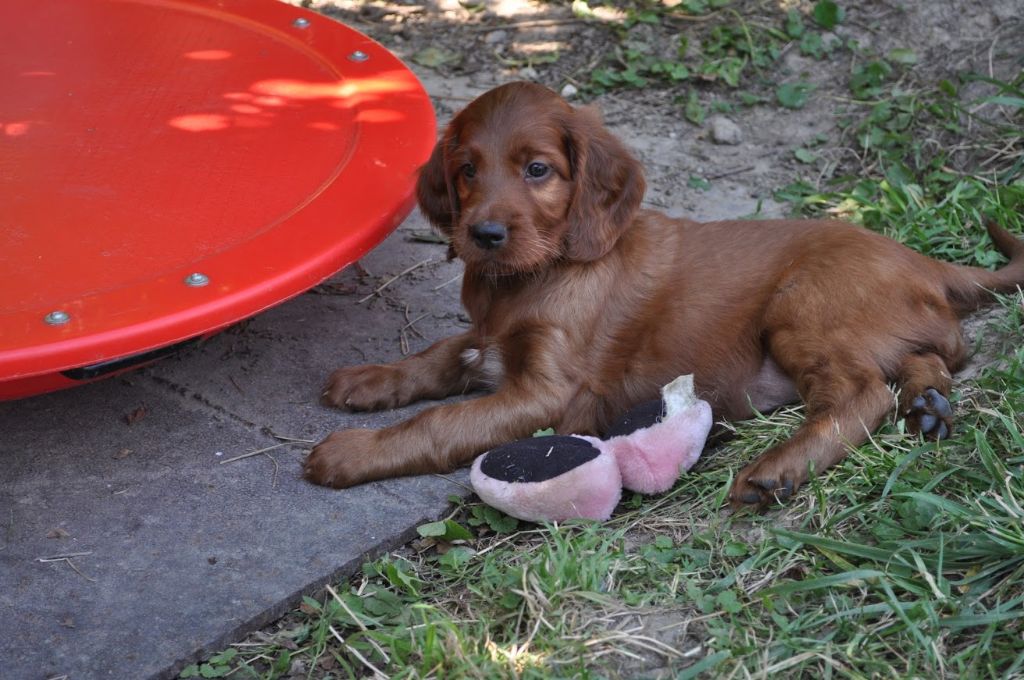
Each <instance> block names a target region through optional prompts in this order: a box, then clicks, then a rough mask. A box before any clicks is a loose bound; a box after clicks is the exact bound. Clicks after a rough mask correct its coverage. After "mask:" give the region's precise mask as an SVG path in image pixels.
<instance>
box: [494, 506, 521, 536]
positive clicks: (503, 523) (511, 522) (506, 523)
mask: <svg viewBox="0 0 1024 680" xmlns="http://www.w3.org/2000/svg"><path fill="white" fill-rule="evenodd" d="M487 509H488V510H489V511H490V512H489V513H487V515H486V517H487V526H489V527H490V528H491V531H493V532H494V533H496V534H510V533H512V532H513V531H515V530H516V529H518V528H519V520H518V519H516V518H515V517H510V516H508V515H506V514H505V513H503V512H500V511H498V510H495V509H494V508H487Z"/></svg>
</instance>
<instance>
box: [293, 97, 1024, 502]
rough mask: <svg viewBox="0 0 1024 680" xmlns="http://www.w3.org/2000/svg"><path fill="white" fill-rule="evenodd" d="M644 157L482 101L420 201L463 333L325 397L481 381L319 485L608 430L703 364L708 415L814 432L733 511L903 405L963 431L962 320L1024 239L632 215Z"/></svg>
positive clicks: (357, 450) (323, 458)
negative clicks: (950, 249)
mask: <svg viewBox="0 0 1024 680" xmlns="http://www.w3.org/2000/svg"><path fill="white" fill-rule="evenodd" d="M644 188H645V185H644V179H643V170H642V168H641V167H640V164H639V163H638V162H637V161H636V159H634V158H633V156H632V155H631V154H630V153H629V152H628V151H627V150H626V148H625V147H624V146H623V145H622V144H621V143H620V142H619V141H618V140H617V139H615V138H614V137H613V136H612V135H611V134H610V133H609V132H608V131H607V130H606V129H605V128H604V127H603V125H602V124H601V121H600V119H599V117H598V115H597V114H595V113H594V112H593V111H591V110H588V109H574V108H573V107H571V106H569V105H568V104H566V103H565V102H564V101H563V100H562V99H561V98H560V97H558V95H556V94H555V93H553V92H551V91H550V90H548V89H546V88H543V87H541V86H538V85H533V84H529V83H513V84H510V85H505V86H502V87H499V88H496V89H494V90H491V91H490V92H487V93H486V94H484V95H482V96H481V97H479V98H478V99H476V100H475V101H473V102H472V103H471V104H470V105H469V106H467V107H466V108H465V109H464V110H463V111H462V112H461V113H459V114H458V115H457V116H456V117H455V119H454V120H453V121H452V122H451V124H450V125H449V126H448V128H447V130H446V131H445V134H444V136H443V138H442V139H441V141H440V142H439V143H438V145H437V147H436V148H435V150H434V152H433V155H432V156H431V158H430V160H429V161H428V162H427V164H426V165H425V166H424V168H423V169H422V172H421V176H420V180H419V186H418V192H419V201H420V207H421V208H422V210H423V212H424V213H425V214H426V215H427V217H428V218H429V219H430V220H431V222H433V224H434V225H435V226H436V227H437V228H438V229H440V230H441V231H442V232H443V233H444V234H445V235H447V236H449V237H450V238H451V244H452V248H453V249H454V252H455V253H456V254H457V255H458V256H459V257H460V258H462V260H463V261H464V262H465V266H466V269H465V277H464V280H463V288H462V300H463V303H464V305H465V307H466V309H467V310H468V312H469V315H470V317H471V318H472V320H473V326H472V329H471V330H469V331H468V332H466V333H463V334H461V335H458V336H455V337H453V338H449V339H447V340H442V341H440V342H438V343H436V344H435V345H433V346H432V347H430V348H429V349H427V350H426V351H424V352H421V353H420V354H417V355H415V356H412V357H409V358H407V359H404V360H402V361H399V362H397V363H395V364H391V365H386V366H382V365H371V366H356V367H351V368H343V369H339V370H337V371H335V372H334V373H333V374H332V375H331V377H330V381H329V383H328V385H327V391H326V392H325V394H324V399H325V401H326V402H327V403H329V404H332V405H334V406H338V407H341V408H347V409H352V410H375V409H389V408H395V407H398V406H402V405H405V404H408V403H410V402H413V401H416V400H419V399H440V398H442V397H446V396H448V395H452V394H460V393H463V392H466V391H468V390H472V389H476V388H480V387H486V388H490V389H491V390H492V393H491V394H490V395H488V396H484V397H482V398H480V399H474V400H469V401H463V402H460V403H457V404H452V405H445V406H439V407H436V408H432V409H429V410H426V411H423V412H421V413H419V414H418V415H416V416H415V417H413V418H411V419H409V420H407V421H405V422H403V423H401V424H399V425H395V426H393V427H389V428H386V429H383V430H364V429H357V430H345V431H341V432H335V433H334V434H332V435H330V436H329V437H328V438H327V439H326V440H324V441H323V442H321V443H320V444H319V445H318V446H317V447H316V448H315V449H314V450H313V452H312V453H311V454H310V456H309V458H308V460H307V462H306V475H307V476H308V477H309V479H311V480H312V481H314V482H316V483H318V484H324V485H328V486H334V487H346V486H351V485H353V484H360V483H362V482H366V481H369V480H372V479H380V478H384V477H394V476H398V475H407V474H422V473H429V472H440V471H444V470H450V469H452V468H455V467H457V466H460V465H465V464H466V463H469V462H470V461H471V460H472V459H473V457H474V456H476V455H477V454H479V453H482V452H483V451H486V450H487V449H489V448H492V447H494V446H496V445H498V444H502V443H505V442H508V441H511V440H514V439H518V438H521V437H527V436H529V435H530V434H531V433H532V432H534V431H535V430H537V429H540V428H545V427H548V426H554V427H555V429H556V430H557V431H558V432H560V433H597V434H599V433H601V431H602V430H603V429H604V428H606V427H607V426H608V425H609V423H610V422H611V421H612V420H613V419H614V418H615V417H617V416H618V415H620V414H622V413H623V412H625V411H626V410H627V409H628V408H630V407H631V406H633V405H635V404H637V403H639V402H642V401H646V400H649V399H653V398H656V397H657V396H658V390H659V388H660V387H661V386H662V385H664V384H665V383H667V382H669V381H670V380H672V379H673V378H675V377H676V376H678V375H680V374H684V373H693V374H695V376H696V385H697V389H698V392H699V393H700V394H701V396H702V397H703V398H705V399H707V400H708V401H709V402H710V403H711V405H712V407H713V408H714V411H715V414H716V417H718V418H727V419H741V418H746V417H748V416H750V415H751V414H752V413H753V409H757V410H758V411H766V410H770V409H772V408H775V407H777V406H780V405H782V404H785V403H788V402H792V401H795V400H796V399H798V398H802V399H803V401H804V402H805V403H806V405H807V416H806V421H805V422H804V424H803V425H802V426H801V427H800V428H799V429H798V430H797V431H796V432H795V433H794V435H793V436H792V438H791V439H789V440H788V441H786V442H784V443H782V444H780V445H778V446H776V447H774V448H772V449H770V450H768V451H766V452H765V453H763V454H762V455H761V456H760V457H759V458H758V459H757V460H755V461H754V462H753V463H751V464H749V465H747V466H746V467H745V468H744V469H743V470H742V471H740V473H739V474H738V475H737V477H736V480H735V483H734V484H733V488H732V492H731V499H732V502H733V504H734V505H744V504H747V505H755V506H762V505H764V504H766V503H768V502H769V501H773V500H784V499H785V498H786V497H788V496H789V495H790V494H792V492H793V491H794V490H795V489H796V488H797V487H799V486H800V485H801V484H802V483H804V482H805V481H806V480H807V478H808V473H809V469H810V468H812V467H813V470H814V471H817V472H820V471H822V470H824V469H825V468H827V467H829V466H830V465H834V464H835V463H836V462H837V461H839V460H841V459H842V458H843V457H844V456H845V454H846V451H847V448H848V447H850V446H856V445H857V444H860V443H861V442H863V441H864V440H865V439H866V438H867V436H868V435H869V433H871V431H872V430H874V429H875V428H876V427H878V426H879V424H880V423H881V422H882V421H883V419H884V418H885V417H886V415H887V413H888V412H889V411H890V410H891V409H892V408H893V407H894V405H896V402H897V399H896V398H895V397H894V395H893V392H892V391H890V388H889V386H888V383H890V382H893V383H895V384H896V385H897V387H898V388H899V398H898V407H899V410H900V413H901V414H902V415H904V416H905V417H906V418H907V422H908V427H909V429H910V430H911V431H913V432H923V433H924V434H925V435H926V436H929V437H933V438H941V437H945V436H948V435H949V434H950V432H951V431H952V420H951V416H952V414H951V412H950V409H949V403H948V401H947V400H946V395H948V394H949V390H950V373H951V372H952V371H954V370H956V368H957V366H958V364H959V363H960V362H961V360H962V358H963V356H964V343H963V339H962V337H961V331H960V325H959V321H958V317H959V315H962V314H963V313H964V312H966V311H967V310H970V309H972V308H973V307H975V306H976V305H978V304H979V303H980V302H982V301H983V300H985V299H987V298H988V297H989V294H988V292H987V291H986V289H990V290H999V291H1010V290H1013V289H1014V288H1015V287H1016V286H1017V285H1018V284H1020V283H1022V282H1024V242H1022V241H1018V240H1017V239H1015V238H1014V237H1013V236H1011V235H1010V234H1009V233H1008V232H1006V231H1004V230H1003V229H1000V228H999V227H996V226H994V225H992V226H990V227H989V234H990V236H991V237H992V239H993V241H995V243H996V245H997V246H998V248H999V249H1000V250H1001V251H1002V252H1003V253H1004V254H1006V255H1007V256H1009V257H1010V258H1011V262H1010V264H1009V265H1007V266H1006V267H1004V268H1002V269H1000V270H998V271H996V272H990V271H987V270H983V269H977V268H971V267H962V266H957V265H952V264H947V263H943V262H938V261H936V260H931V259H929V258H927V257H924V256H923V255H920V254H918V253H915V252H913V251H911V250H909V249H908V248H906V247H904V246H902V245H900V244H898V243H896V242H894V241H892V240H890V239H887V238H885V237H883V236H880V235H878V234H875V233H872V232H870V231H867V230H865V229H862V228H860V227H856V226H852V225H849V224H845V223H842V222H835V221H822V220H814V221H760V222H755V221H731V222H714V223H707V224H699V223H696V222H691V221H688V220H674V219H669V218H668V217H665V216H664V215H661V214H659V213H656V212H652V211H648V210H640V201H641V198H642V197H643V194H644Z"/></svg>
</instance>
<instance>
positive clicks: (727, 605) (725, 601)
mask: <svg viewBox="0 0 1024 680" xmlns="http://www.w3.org/2000/svg"><path fill="white" fill-rule="evenodd" d="M715 602H716V603H717V604H718V606H719V607H721V608H722V611H725V612H728V613H730V614H738V613H739V612H740V611H741V610H742V609H743V605H742V604H740V601H739V599H738V598H737V597H736V592H735V591H733V590H723V591H722V592H720V593H719V594H718V597H716V598H715Z"/></svg>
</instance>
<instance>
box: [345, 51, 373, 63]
mask: <svg viewBox="0 0 1024 680" xmlns="http://www.w3.org/2000/svg"><path fill="white" fill-rule="evenodd" d="M348 58H349V59H350V60H351V61H366V60H367V59H369V58H370V55H369V54H367V53H366V52H363V51H362V50H356V51H355V52H353V53H352V54H350V55H348Z"/></svg>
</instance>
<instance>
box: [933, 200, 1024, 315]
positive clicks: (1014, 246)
mask: <svg viewBox="0 0 1024 680" xmlns="http://www.w3.org/2000/svg"><path fill="white" fill-rule="evenodd" d="M985 226H986V228H987V229H988V235H989V237H991V239H992V241H993V242H994V243H995V244H996V248H998V249H999V252H1001V253H1002V254H1003V255H1005V256H1006V257H1008V258H1009V259H1010V262H1009V264H1007V265H1006V266H1004V267H1000V268H999V269H997V270H995V271H989V270H988V269H981V268H980V267H964V266H959V265H954V266H953V269H952V271H949V272H948V278H947V279H946V295H947V297H948V298H949V301H950V302H951V303H952V304H953V306H954V307H955V308H956V309H957V310H958V311H960V312H969V311H971V310H972V309H975V308H976V307H978V305H980V304H982V303H983V302H987V301H989V300H991V299H992V295H991V293H992V292H996V293H1012V292H1014V291H1016V290H1017V289H1018V288H1020V287H1022V286H1024V240H1021V239H1019V238H1017V237H1016V236H1014V235H1013V234H1011V233H1010V232H1009V231H1007V230H1006V229H1003V228H1002V227H1000V226H999V225H998V224H996V223H995V222H994V221H991V220H990V221H989V222H988V224H986V225H985Z"/></svg>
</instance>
